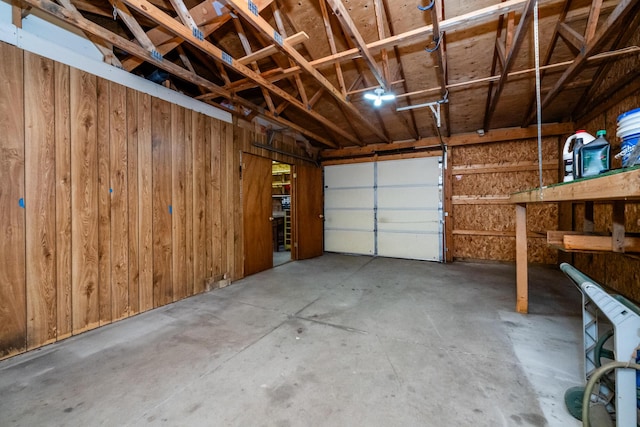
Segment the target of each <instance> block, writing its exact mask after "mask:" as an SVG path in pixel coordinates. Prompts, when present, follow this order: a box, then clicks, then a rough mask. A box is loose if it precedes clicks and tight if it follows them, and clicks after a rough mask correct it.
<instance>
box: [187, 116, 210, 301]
mask: <svg viewBox="0 0 640 427" xmlns="http://www.w3.org/2000/svg"><path fill="white" fill-rule="evenodd" d="M192 119H193V125H192V129H191V131H192V133H193V139H192V150H193V151H192V152H193V275H194V282H193V293H195V294H198V293H200V292H202V291H204V283H205V282H204V280H205V276H206V262H207V253H206V237H205V233H206V217H205V207H206V188H205V185H206V175H205V167H206V165H205V154H204V151H205V145H204V143H205V140H204V132H205V116H204V115H203V114H200V113H195V112H194V113H193V115H192Z"/></svg>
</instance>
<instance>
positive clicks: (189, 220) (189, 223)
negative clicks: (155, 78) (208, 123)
mask: <svg viewBox="0 0 640 427" xmlns="http://www.w3.org/2000/svg"><path fill="white" fill-rule="evenodd" d="M194 114H195V112H193V111H191V110H186V111H185V117H184V164H185V180H184V194H185V206H184V208H185V210H184V216H185V235H186V241H185V260H186V273H187V277H186V293H187V296H190V295H193V280H194V275H193V161H194V158H193V129H192V128H193V115H194Z"/></svg>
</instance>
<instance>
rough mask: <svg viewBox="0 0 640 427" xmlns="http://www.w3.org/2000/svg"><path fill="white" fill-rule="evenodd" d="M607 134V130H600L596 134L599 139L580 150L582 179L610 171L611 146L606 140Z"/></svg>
mask: <svg viewBox="0 0 640 427" xmlns="http://www.w3.org/2000/svg"><path fill="white" fill-rule="evenodd" d="M606 134H607V131H606V130H599V131H598V132H597V133H596V137H597V138H596V139H594V140H593V141H591V142H590V143H589V145H585V146H583V147H582V148H581V149H580V151H579V153H580V154H579V159H580V160H579V162H580V163H579V164H580V167H579V169H580V177H582V178H586V177H589V176H596V175H599V174H601V173H603V172H607V171H608V170H609V168H610V165H611V161H610V157H609V156H610V154H611V145H609V141H607V140H606V139H605V135H606ZM574 165H575V163H574Z"/></svg>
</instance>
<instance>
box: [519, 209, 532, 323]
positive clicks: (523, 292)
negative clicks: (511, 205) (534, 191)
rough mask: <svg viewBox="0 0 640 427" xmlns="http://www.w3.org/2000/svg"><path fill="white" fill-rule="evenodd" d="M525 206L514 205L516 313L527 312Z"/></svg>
mask: <svg viewBox="0 0 640 427" xmlns="http://www.w3.org/2000/svg"><path fill="white" fill-rule="evenodd" d="M527 263H528V256H527V205H516V311H517V312H518V313H527V311H529V279H528V272H527V267H528V266H527Z"/></svg>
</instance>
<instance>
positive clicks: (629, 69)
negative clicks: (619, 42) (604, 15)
mask: <svg viewBox="0 0 640 427" xmlns="http://www.w3.org/2000/svg"><path fill="white" fill-rule="evenodd" d="M632 43H634V44H638V43H640V34H635V35H634V36H633V41H632ZM621 76H625V78H626V79H627V80H626V81H628V82H629V83H628V84H627V85H626V86H624V87H622V88H620V89H618V90H616V91H615V92H612V89H613V88H616V89H617V87H616V86H615V85H616V82H618V81H619V80H620V77H621ZM634 76H635V77H634ZM639 76H640V75H639V74H638V57H637V56H636V55H633V56H631V57H629V58H623V59H621V60H619V61H616V62H615V63H613V65H612V66H611V67H610V69H609V70H608V72H607V73H606V74H605V78H604V79H603V83H602V85H601V86H599V90H598V92H597V93H596V94H595V96H596V98H597V99H602V100H603V104H602V105H603V107H602V108H599V109H598V110H597V111H595V112H590V113H588V114H587V115H586V116H585V117H584V118H582V119H581V120H580V121H578V125H579V126H580V127H581V128H584V129H586V130H587V131H588V132H589V133H591V134H593V135H595V133H596V131H598V130H599V129H605V130H606V131H607V140H608V141H609V143H611V154H612V156H613V155H615V154H617V153H619V152H620V144H621V140H620V139H619V138H618V137H616V131H617V118H618V116H619V115H620V114H622V113H625V112H627V111H630V110H633V109H636V108H640V81H639V79H640V77H639ZM627 77H629V78H627ZM603 95H605V96H603ZM620 167H621V162H620V160H617V159H614V160H613V162H612V168H614V169H615V168H620ZM583 212H584V206H583V205H580V204H578V205H575V206H574V209H573V212H571V210H569V212H567V215H566V216H567V217H568V218H565V221H567V222H568V223H569V224H571V222H573V223H574V227H575V228H576V229H578V230H580V229H582V218H583V217H584V214H583ZM572 214H573V216H572V217H571V215H572ZM612 217H613V214H612V207H611V205H610V204H596V205H594V231H596V232H607V233H610V232H611V224H612ZM625 230H626V231H627V232H629V233H639V232H640V204H638V203H628V204H627V205H626V207H625ZM636 255H637V254H636ZM569 262H572V264H573V265H574V266H575V267H576V268H578V269H580V270H581V271H583V272H585V273H586V274H588V275H589V276H591V277H593V278H594V279H595V280H597V281H598V282H600V283H602V284H604V285H607V286H609V287H611V288H613V289H614V290H615V291H617V292H619V293H621V294H622V295H625V296H626V297H628V298H631V299H632V300H634V301H636V302H639V303H640V259H639V258H638V257H637V256H628V255H623V254H615V253H590V254H587V253H575V254H573V260H572V261H570V260H569Z"/></svg>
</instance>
